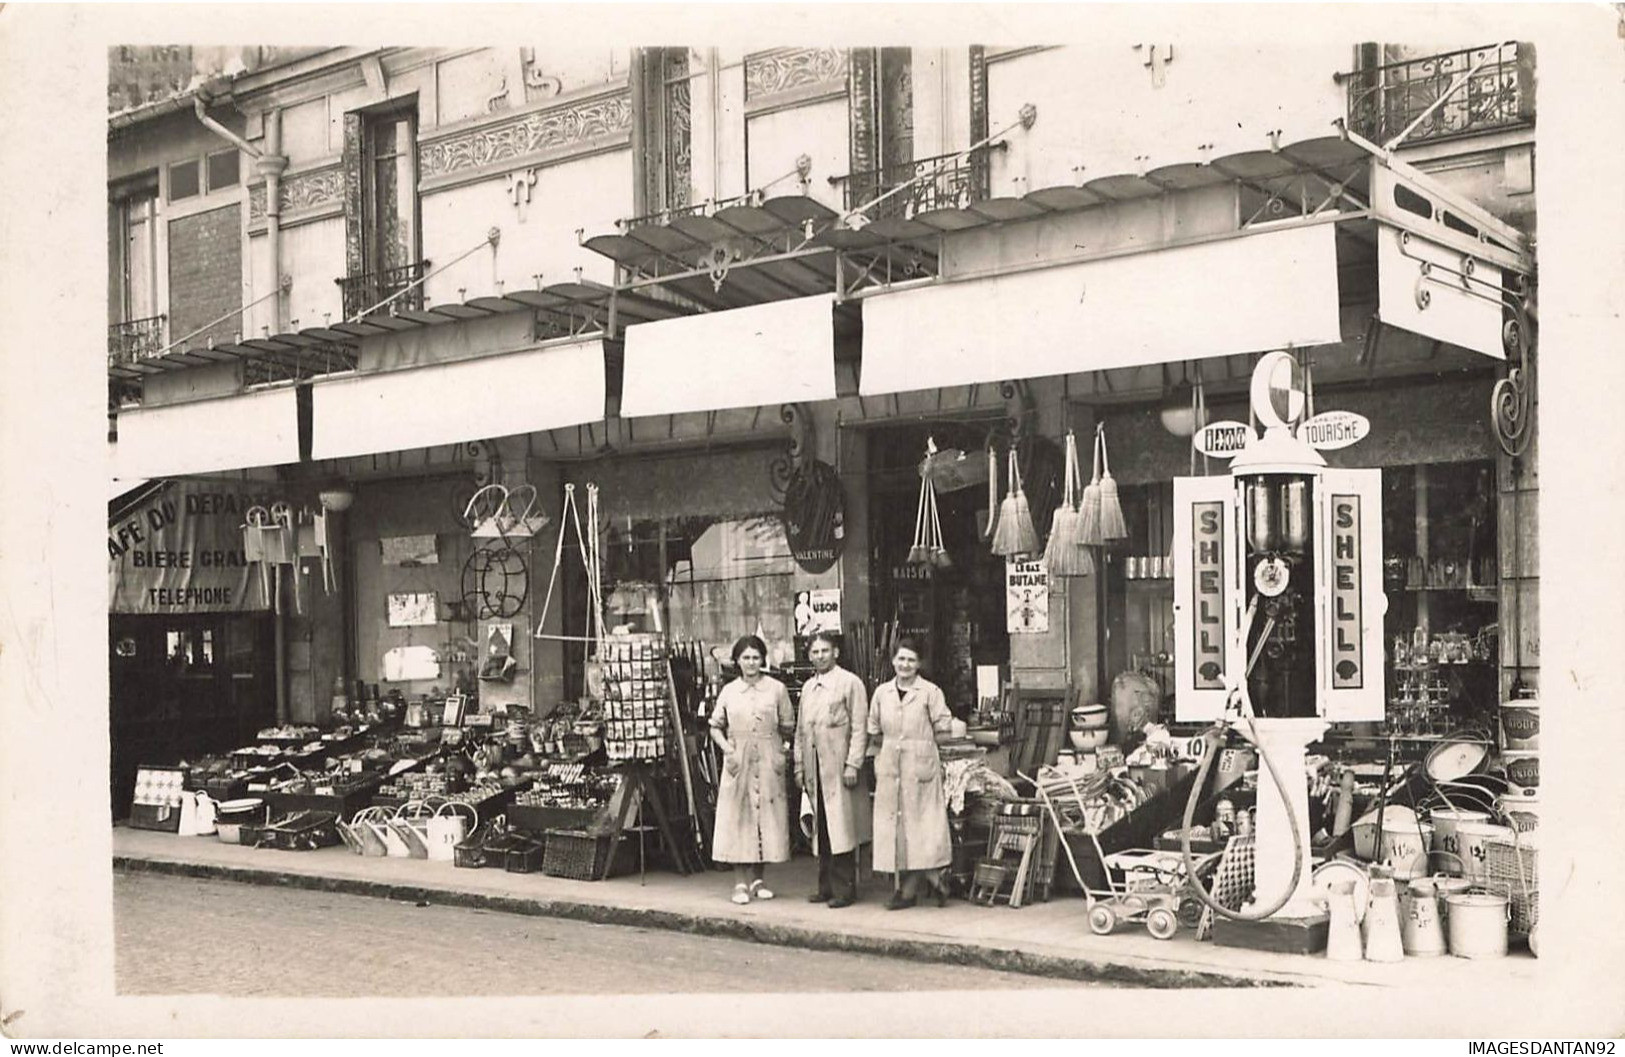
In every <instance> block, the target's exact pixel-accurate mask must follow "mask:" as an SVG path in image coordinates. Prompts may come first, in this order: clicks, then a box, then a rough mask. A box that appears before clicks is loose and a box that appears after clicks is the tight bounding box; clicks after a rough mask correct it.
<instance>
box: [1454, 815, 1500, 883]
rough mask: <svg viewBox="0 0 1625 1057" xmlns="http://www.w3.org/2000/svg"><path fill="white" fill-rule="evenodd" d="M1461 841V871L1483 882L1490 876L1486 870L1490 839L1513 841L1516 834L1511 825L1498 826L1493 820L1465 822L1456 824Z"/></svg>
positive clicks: (1470, 878)
mask: <svg viewBox="0 0 1625 1057" xmlns="http://www.w3.org/2000/svg"><path fill="white" fill-rule="evenodd" d="M1456 836H1457V837H1458V838H1459V840H1460V843H1461V852H1460V855H1461V872H1462V876H1464V877H1466V878H1467V879H1468V880H1469V881H1473V882H1475V883H1479V884H1482V883H1483V882H1484V881H1485V880H1486V879H1487V877H1488V875H1487V874H1486V873H1485V871H1484V856H1485V848H1486V845H1488V844H1489V842H1490V841H1496V840H1500V841H1511V840H1512V839H1513V838H1514V836H1515V834H1514V832H1513V830H1512V827H1511V826H1498V825H1496V824H1495V823H1493V822H1463V823H1461V824H1459V825H1458V826H1456Z"/></svg>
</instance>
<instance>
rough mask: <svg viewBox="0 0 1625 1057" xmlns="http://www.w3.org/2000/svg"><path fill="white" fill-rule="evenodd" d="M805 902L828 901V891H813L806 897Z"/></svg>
mask: <svg viewBox="0 0 1625 1057" xmlns="http://www.w3.org/2000/svg"><path fill="white" fill-rule="evenodd" d="M807 902H809V903H828V902H829V893H828V892H814V893H813V894H812V895H810V896H808V897H807Z"/></svg>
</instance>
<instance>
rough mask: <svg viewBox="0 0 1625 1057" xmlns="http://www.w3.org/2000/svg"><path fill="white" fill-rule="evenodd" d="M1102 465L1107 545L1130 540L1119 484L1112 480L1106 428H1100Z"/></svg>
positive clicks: (1102, 520)
mask: <svg viewBox="0 0 1625 1057" xmlns="http://www.w3.org/2000/svg"><path fill="white" fill-rule="evenodd" d="M1100 464H1101V466H1102V467H1104V469H1105V473H1104V474H1102V475H1101V478H1100V538H1101V540H1102V541H1104V542H1106V543H1114V542H1116V541H1117V540H1125V539H1128V525H1127V524H1125V523H1124V521H1123V503H1122V501H1121V500H1120V499H1119V498H1118V495H1117V482H1116V481H1114V480H1113V479H1112V460H1111V455H1110V454H1109V453H1108V452H1107V451H1106V427H1105V426H1101V427H1100Z"/></svg>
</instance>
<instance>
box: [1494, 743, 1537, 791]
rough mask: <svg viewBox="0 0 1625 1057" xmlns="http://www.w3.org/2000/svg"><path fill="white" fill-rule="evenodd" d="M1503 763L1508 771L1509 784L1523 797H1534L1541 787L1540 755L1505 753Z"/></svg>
mask: <svg viewBox="0 0 1625 1057" xmlns="http://www.w3.org/2000/svg"><path fill="white" fill-rule="evenodd" d="M1501 762H1502V764H1504V765H1505V766H1506V769H1507V784H1508V785H1510V786H1511V791H1512V792H1514V793H1517V794H1519V795H1521V796H1534V795H1535V790H1536V789H1538V788H1539V787H1540V753H1538V752H1504V753H1502V754H1501Z"/></svg>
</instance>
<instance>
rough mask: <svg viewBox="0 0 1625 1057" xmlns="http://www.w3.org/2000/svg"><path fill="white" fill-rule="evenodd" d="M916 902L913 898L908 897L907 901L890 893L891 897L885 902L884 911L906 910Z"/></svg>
mask: <svg viewBox="0 0 1625 1057" xmlns="http://www.w3.org/2000/svg"><path fill="white" fill-rule="evenodd" d="M916 902H917V900H916V899H915V898H914V897H913V896H909V897H908V898H907V899H904V898H903V897H902V896H901V895H899V894H897V893H895V892H894V893H892V897H891V898H890V899H888V900H886V909H887V910H907V909H908V908H909V907H911V906H914V905H915V903H916Z"/></svg>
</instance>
